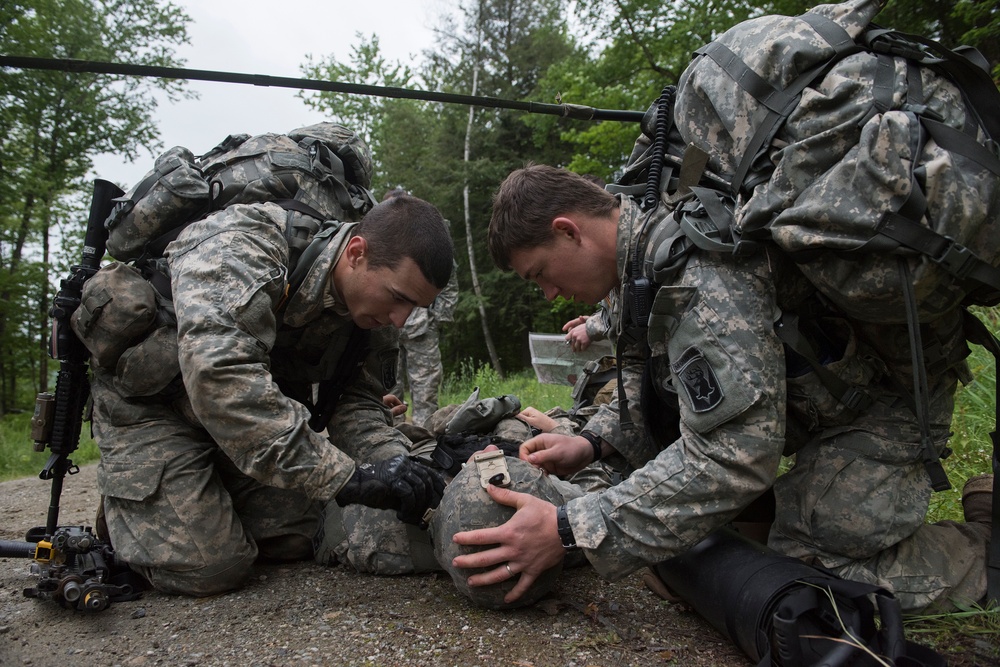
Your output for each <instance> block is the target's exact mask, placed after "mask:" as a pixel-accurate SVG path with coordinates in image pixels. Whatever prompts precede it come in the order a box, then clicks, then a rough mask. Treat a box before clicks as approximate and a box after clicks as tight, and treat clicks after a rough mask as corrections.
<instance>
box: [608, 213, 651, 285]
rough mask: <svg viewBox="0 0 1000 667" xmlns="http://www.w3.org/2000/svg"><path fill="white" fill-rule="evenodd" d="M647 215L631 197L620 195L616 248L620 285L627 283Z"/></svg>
mask: <svg viewBox="0 0 1000 667" xmlns="http://www.w3.org/2000/svg"><path fill="white" fill-rule="evenodd" d="M645 219H646V214H644V213H643V212H642V209H640V208H639V205H638V204H636V203H635V201H633V199H632V198H631V197H627V196H625V195H618V242H617V244H616V247H615V255H616V261H617V262H618V276H619V283H624V282H625V276H626V272H627V271H628V270H629V269H630V268H631V264H632V253H633V252H634V251H635V243H636V241H637V240H638V238H639V232H640V231H641V230H642V223H643V221H644V220H645Z"/></svg>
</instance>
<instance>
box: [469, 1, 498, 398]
mask: <svg viewBox="0 0 1000 667" xmlns="http://www.w3.org/2000/svg"><path fill="white" fill-rule="evenodd" d="M480 16H482V12H480ZM480 43H481V40H480ZM477 53H478V49H477ZM478 83H479V57H478V55H477V56H476V61H475V63H474V64H473V67H472V95H473V96H475V95H476V91H477V88H478ZM474 113H475V107H472V106H470V107H469V122H468V123H467V124H466V126H465V157H464V161H465V163H466V164H468V162H469V154H470V153H471V149H470V146H471V144H472V120H473V116H474ZM465 173H466V177H465V184H464V186H463V187H462V202H463V205H464V207H465V245H466V247H467V248H468V251H469V273H470V274H471V275H472V289H473V291H475V293H476V300H477V301H478V302H479V319H480V320H481V321H482V323H483V337H484V338H485V339H486V349H487V350H488V351H489V353H490V360H491V361H492V362H493V370H495V371H496V373H497V377H499V378H500V379H501V380H503V379H504V374H503V367H501V366H500V357H499V356H497V350H496V347H495V346H494V345H493V336H491V335H490V325H489V323H488V322H487V320H486V307H485V306H484V305H483V291H482V288H481V287H480V286H479V273H477V272H476V253H475V252H474V250H473V243H472V223H471V220H470V218H471V215H470V212H469V177H468V173H469V170H468V169H466V170H465Z"/></svg>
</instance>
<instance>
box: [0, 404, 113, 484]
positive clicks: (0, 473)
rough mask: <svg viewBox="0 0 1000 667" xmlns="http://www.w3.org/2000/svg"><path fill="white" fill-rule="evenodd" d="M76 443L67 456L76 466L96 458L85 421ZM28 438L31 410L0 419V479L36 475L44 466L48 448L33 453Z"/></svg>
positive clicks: (95, 450) (30, 440) (29, 435)
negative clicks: (75, 446)
mask: <svg viewBox="0 0 1000 667" xmlns="http://www.w3.org/2000/svg"><path fill="white" fill-rule="evenodd" d="M83 430H84V433H83V434H82V435H81V437H80V446H79V447H78V448H77V450H76V451H75V452H73V454H72V455H71V456H70V457H69V458H70V460H71V461H72V462H73V463H75V464H76V465H83V464H85V463H91V462H93V461H96V460H97V459H98V457H99V456H100V453H99V452H98V450H97V444H96V443H95V442H94V441H93V440H92V439H91V438H90V429H89V424H84V425H83ZM34 444H35V443H34V442H33V441H32V439H31V413H30V412H23V413H17V414H10V415H6V416H4V417H3V418H2V419H0V481H4V480H8V479H17V478H19V477H30V476H33V475H37V474H38V473H39V472H41V470H42V468H44V467H45V462H46V461H48V460H49V456H50V455H51V453H52V452H51V451H49V450H48V449H46V450H45V451H44V452H36V451H35V449H34Z"/></svg>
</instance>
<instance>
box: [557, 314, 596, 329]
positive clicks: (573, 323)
mask: <svg viewBox="0 0 1000 667" xmlns="http://www.w3.org/2000/svg"><path fill="white" fill-rule="evenodd" d="M589 318H590V316H589V315H580V316H579V317H574V318H573V319H571V320H570V321H569V322H567V323H566V324H564V325H563V327H562V330H563V331H569V330H570V329H572V328H573V327H578V326H580V325H581V324H586V323H587V320H588V319H589Z"/></svg>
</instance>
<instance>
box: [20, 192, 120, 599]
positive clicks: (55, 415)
mask: <svg viewBox="0 0 1000 667" xmlns="http://www.w3.org/2000/svg"><path fill="white" fill-rule="evenodd" d="M124 194H125V193H124V192H123V191H122V190H121V188H119V187H118V186H116V185H115V184H114V183H111V182H110V181H105V180H101V179H97V180H95V181H94V194H93V199H92V200H91V204H90V218H89V220H88V222H87V233H86V236H85V237H84V242H83V253H82V258H81V261H80V264H79V265H77V266H73V267H70V275H69V277H68V278H64V279H63V280H61V281H60V286H59V292H58V293H57V294H56V297H55V299H54V300H53V304H52V308H51V309H50V310H49V317H50V318H51V319H52V333H51V335H50V338H49V354H50V356H51V357H52V358H53V359H58V360H59V373H58V375H57V376H56V390H55V394H52V393H49V392H43V393H40V394H38V396H37V397H36V399H35V412H34V414H33V416H32V418H31V438H32V440H34V442H35V451H37V452H43V451H45V448H46V447H48V448H49V450H50V451H51V452H52V453H51V455H50V456H49V459H48V461H47V462H46V464H45V467H44V468H43V469H42V471H41V472H40V473H39V475H38V476H39V478H40V479H43V480H50V481H51V482H52V489H51V493H50V497H49V509H48V515H47V518H46V523H45V526H41V527H35V528H32V529H30V530H28V532H27V534H26V536H25V540H26V541H25V542H16V541H9V540H0V556H6V557H15V558H33V559H34V560H35V564H34V565H33V566H32V571H33V573H35V574H38V575H39V582H38V585H37V586H35V587H32V588H26V589H25V590H24V595H25V597H33V598H40V599H52V600H55V601H56V602H59V603H60V604H61V605H63V606H69V607H73V608H75V609H78V610H81V611H101V610H103V609H106V608H107V607H108V605H109V604H110V603H111V601H112V600H119V599H134V598H135V597H138V594H137V593H136V592H135V588H136V587H134V586H133V585H132V583H131V580H130V579H129V578H128V576H127V575H128V568H127V566H126V565H124V564H121V563H117V562H116V561H115V557H114V550H113V549H112V548H111V545H110V544H108V543H107V542H104V541H102V540H100V539H99V538H98V537H97V536H96V535H94V533H93V532H92V530H91V528H90V527H89V526H64V527H60V526H59V499H60V497H61V496H62V489H63V481H64V480H65V478H66V475H73V474H76V473H77V472H79V470H80V468H79V467H78V466H76V465H75V464H74V463H73V461H72V460H71V459H70V455H71V454H72V453H73V452H74V451H76V449H77V447H78V446H79V445H80V431H81V429H82V425H83V414H84V409H85V408H86V405H87V402H88V400H89V398H90V381H89V380H88V378H87V371H88V362H89V359H90V352H89V351H88V350H87V348H86V347H85V346H84V345H83V343H82V342H81V341H80V339H79V338H77V336H76V334H75V333H73V330H72V328H70V317H71V316H72V315H73V312H74V311H75V310H76V309H77V307H78V306H79V305H80V300H81V296H82V293H83V285H84V283H85V282H87V280H89V279H90V278H91V277H92V276H93V275H94V274H95V273H97V271H98V270H99V269H100V268H101V259H102V258H103V257H104V251H105V244H106V242H107V230H106V229H105V228H104V221H105V220H106V219H107V217H108V215H109V214H110V213H111V209H112V208H113V206H114V199H115V198H116V197H121V196H122V195H124ZM113 579H115V580H117V579H122V580H123V583H120V584H118V583H112V580H113Z"/></svg>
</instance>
